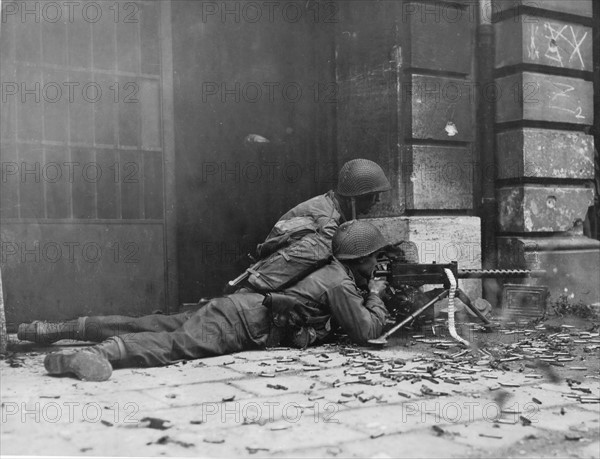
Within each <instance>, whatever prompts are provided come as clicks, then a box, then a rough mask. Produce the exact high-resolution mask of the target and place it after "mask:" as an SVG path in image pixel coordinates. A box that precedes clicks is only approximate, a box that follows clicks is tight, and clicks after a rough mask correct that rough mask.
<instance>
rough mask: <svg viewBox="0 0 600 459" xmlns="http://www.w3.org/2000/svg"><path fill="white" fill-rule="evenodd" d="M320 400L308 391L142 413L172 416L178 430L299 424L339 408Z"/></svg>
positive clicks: (171, 418)
mask: <svg viewBox="0 0 600 459" xmlns="http://www.w3.org/2000/svg"><path fill="white" fill-rule="evenodd" d="M333 405H334V404H332V403H331V402H328V401H326V400H323V399H320V400H315V401H310V400H309V399H308V396H307V395H306V394H301V393H295V394H287V393H286V394H281V395H278V396H272V397H262V398H253V399H243V400H233V401H231V402H224V403H220V402H211V403H205V404H201V405H197V406H194V407H188V406H183V407H176V408H168V409H162V410H158V411H150V412H142V413H141V415H142V416H144V413H146V414H145V415H146V416H156V417H160V418H164V419H169V420H171V421H172V422H173V424H174V425H175V427H177V429H178V430H185V431H192V432H199V431H206V430H210V429H213V428H215V427H220V428H231V427H236V426H241V425H248V424H261V425H262V424H268V423H273V422H278V421H284V422H290V423H292V424H293V423H295V422H296V421H297V420H298V418H300V417H309V418H312V419H314V420H318V419H319V416H324V417H327V416H329V417H331V416H332V414H333V413H335V412H337V407H335V406H333Z"/></svg>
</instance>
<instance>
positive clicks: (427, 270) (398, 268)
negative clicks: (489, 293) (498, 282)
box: [369, 260, 546, 345]
mask: <svg viewBox="0 0 600 459" xmlns="http://www.w3.org/2000/svg"><path fill="white" fill-rule="evenodd" d="M383 265H384V266H386V267H387V268H386V269H381V270H377V271H375V273H374V277H380V278H381V277H383V278H385V279H386V280H387V281H388V283H389V285H390V286H391V288H392V291H394V289H400V288H403V287H404V286H413V287H421V286H423V285H426V284H438V285H439V284H441V285H443V287H444V288H443V291H442V292H441V293H439V294H438V295H437V296H436V297H435V298H433V299H432V300H431V301H429V302H427V303H426V304H425V305H424V306H422V307H420V308H419V309H418V310H416V311H415V312H413V313H412V314H410V315H409V316H408V317H407V318H406V319H404V320H402V321H401V322H400V323H398V324H397V325H395V326H394V327H393V328H392V329H391V330H389V331H388V332H387V333H385V334H384V335H382V336H381V337H379V338H377V339H373V340H370V341H369V343H371V344H374V345H383V344H385V343H386V342H387V338H388V337H389V336H390V335H392V334H393V333H394V332H396V331H397V330H399V329H400V328H401V327H403V326H404V325H406V324H407V323H409V322H411V321H412V320H414V319H415V318H416V317H417V316H419V315H420V314H422V313H423V312H424V311H425V310H426V309H427V308H429V307H430V306H431V305H433V304H434V303H435V302H436V301H438V300H441V299H443V298H445V297H446V296H448V297H449V307H448V323H449V328H450V333H451V335H452V336H453V337H454V338H455V339H457V340H459V341H462V342H465V341H464V340H462V338H460V337H458V335H456V331H455V330H454V302H453V301H454V295H456V296H458V298H459V299H460V300H461V301H462V302H463V303H464V304H465V306H466V307H467V308H468V309H469V310H470V311H472V312H473V314H475V315H476V316H477V317H479V319H481V321H482V322H483V323H484V326H485V328H486V330H488V331H489V330H490V329H491V326H492V323H491V322H490V321H489V320H488V318H487V317H485V316H484V315H483V314H482V313H481V312H480V311H479V309H477V308H476V307H475V306H474V305H473V303H472V302H471V299H470V298H469V297H468V296H467V294H466V293H464V292H463V291H462V290H461V289H460V288H458V284H457V281H456V279H485V278H528V277H542V276H543V275H544V274H546V271H544V270H521V269H490V270H482V269H458V263H457V262H456V261H453V262H451V263H448V264H442V263H430V264H421V263H403V262H395V261H391V260H386V261H385V262H384V263H383ZM451 312H452V314H451Z"/></svg>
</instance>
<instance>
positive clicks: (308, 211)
mask: <svg viewBox="0 0 600 459" xmlns="http://www.w3.org/2000/svg"><path fill="white" fill-rule="evenodd" d="M294 217H312V219H313V220H314V221H315V222H316V223H317V225H318V226H319V228H320V229H321V234H324V235H325V236H326V237H327V238H328V239H331V238H332V237H333V235H334V234H335V230H337V228H338V226H339V225H341V224H342V223H344V222H345V221H346V217H345V215H344V213H343V212H342V209H341V207H340V203H339V202H338V200H337V198H336V197H335V194H334V192H333V191H328V192H327V193H325V194H323V195H319V196H315V197H314V198H311V199H309V200H308V201H304V202H302V203H300V204H298V205H297V206H296V207H294V208H293V209H291V210H289V211H288V212H286V213H285V214H283V215H282V216H281V217H280V218H279V221H283V220H289V219H290V218H294Z"/></svg>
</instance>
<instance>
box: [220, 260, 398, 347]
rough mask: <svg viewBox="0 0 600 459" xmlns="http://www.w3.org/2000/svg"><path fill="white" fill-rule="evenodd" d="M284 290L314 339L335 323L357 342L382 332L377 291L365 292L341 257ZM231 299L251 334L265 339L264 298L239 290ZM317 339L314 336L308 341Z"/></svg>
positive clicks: (383, 310)
mask: <svg viewBox="0 0 600 459" xmlns="http://www.w3.org/2000/svg"><path fill="white" fill-rule="evenodd" d="M282 293H284V294H285V295H288V296H291V297H293V298H295V299H297V300H299V302H300V303H301V304H302V307H301V308H299V312H300V315H301V316H302V318H303V321H304V324H303V325H304V326H305V327H306V328H308V329H313V330H314V331H315V338H318V339H323V338H325V337H326V336H327V335H328V334H329V333H330V331H331V330H332V329H334V328H335V327H336V326H340V327H341V329H342V330H343V331H344V332H345V333H347V334H348V336H349V337H350V339H351V340H352V341H353V342H355V343H357V344H365V343H366V341H367V340H369V339H372V338H377V337H378V336H380V335H381V334H382V331H383V326H384V324H385V321H386V317H387V310H386V308H385V306H384V304H383V302H382V301H381V299H380V298H379V296H377V295H376V294H374V293H363V292H362V291H361V290H360V289H359V288H358V287H357V285H356V282H355V280H354V277H353V275H352V272H351V271H350V270H349V269H348V268H347V267H345V266H344V265H343V264H342V263H340V262H339V261H338V260H335V259H334V260H333V261H332V262H331V263H330V264H328V265H326V266H324V267H322V268H320V269H318V270H317V271H315V272H313V273H311V274H309V275H308V276H307V277H305V278H304V279H302V280H300V281H299V282H298V283H297V284H295V285H294V286H293V287H290V288H288V289H286V290H285V292H282ZM229 298H230V299H231V300H232V301H233V302H234V303H235V304H236V307H237V309H238V312H239V313H240V317H241V318H242V321H243V322H244V325H245V327H246V328H247V330H248V331H249V333H250V335H251V336H254V337H256V338H257V339H258V341H262V340H266V339H267V337H266V336H263V334H264V330H265V328H264V325H265V324H264V320H265V306H264V305H263V304H262V299H263V298H264V297H263V296H262V295H259V294H256V293H238V294H234V295H231V296H230V297H229ZM267 320H270V319H267ZM270 325H271V324H270ZM271 328H272V327H271ZM292 332H294V330H287V333H292ZM258 341H257V344H265V343H263V342H258ZM314 341H315V339H312V340H311V341H310V342H309V343H306V344H312V342H314ZM265 342H266V341H265ZM299 347H302V346H299Z"/></svg>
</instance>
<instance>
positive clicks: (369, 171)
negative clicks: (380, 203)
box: [336, 159, 392, 197]
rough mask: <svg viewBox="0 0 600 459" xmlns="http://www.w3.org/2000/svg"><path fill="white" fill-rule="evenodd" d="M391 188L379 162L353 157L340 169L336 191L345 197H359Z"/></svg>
mask: <svg viewBox="0 0 600 459" xmlns="http://www.w3.org/2000/svg"><path fill="white" fill-rule="evenodd" d="M391 188H392V187H391V185H390V182H389V181H388V179H387V177H386V176H385V173H384V172H383V169H382V168H381V167H380V166H379V164H377V163H375V162H373V161H370V160H368V159H353V160H352V161H348V162H347V163H345V164H344V165H343V166H342V168H341V169H340V173H339V175H338V184H337V189H336V193H337V194H338V195H340V196H344V197H358V196H365V195H368V194H375V193H381V192H383V191H389V190H391Z"/></svg>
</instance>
